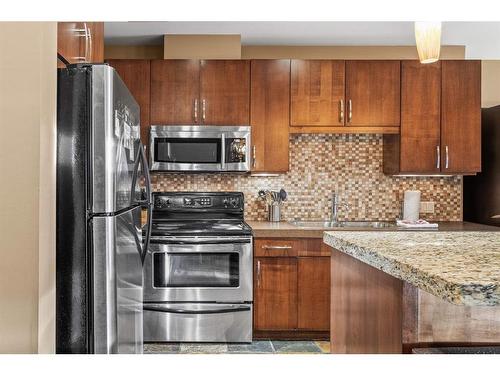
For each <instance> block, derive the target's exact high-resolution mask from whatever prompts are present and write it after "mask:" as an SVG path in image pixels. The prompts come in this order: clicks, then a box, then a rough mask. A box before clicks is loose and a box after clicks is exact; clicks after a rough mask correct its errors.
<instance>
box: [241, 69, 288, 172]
mask: <svg viewBox="0 0 500 375" xmlns="http://www.w3.org/2000/svg"><path fill="white" fill-rule="evenodd" d="M250 92H251V98H250V125H251V126H252V154H253V155H252V156H253V160H252V172H287V171H288V143H289V142H288V135H289V133H288V125H289V116H290V115H289V114H290V60H252V62H251V90H250Z"/></svg>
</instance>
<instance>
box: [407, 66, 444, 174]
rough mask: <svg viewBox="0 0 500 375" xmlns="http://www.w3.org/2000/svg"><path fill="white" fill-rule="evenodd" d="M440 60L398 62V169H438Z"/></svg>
mask: <svg viewBox="0 0 500 375" xmlns="http://www.w3.org/2000/svg"><path fill="white" fill-rule="evenodd" d="M440 133H441V62H437V63H434V64H421V63H420V61H402V62H401V134H400V137H401V154H400V158H401V159H400V172H403V173H436V172H439V171H440V169H441V166H440V163H439V158H440V151H441V150H440V138H441V136H440Z"/></svg>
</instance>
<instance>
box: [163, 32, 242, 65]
mask: <svg viewBox="0 0 500 375" xmlns="http://www.w3.org/2000/svg"><path fill="white" fill-rule="evenodd" d="M163 55H164V58H165V59H212V60H214V59H240V58H241V35H171V34H169V35H165V37H164V43H163Z"/></svg>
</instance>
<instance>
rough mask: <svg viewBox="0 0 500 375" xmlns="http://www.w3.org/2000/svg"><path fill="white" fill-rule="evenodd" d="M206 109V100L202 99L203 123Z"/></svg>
mask: <svg viewBox="0 0 500 375" xmlns="http://www.w3.org/2000/svg"><path fill="white" fill-rule="evenodd" d="M206 109H207V105H206V100H205V99H203V100H202V101H201V118H202V120H203V122H205V118H206V113H207V112H206Z"/></svg>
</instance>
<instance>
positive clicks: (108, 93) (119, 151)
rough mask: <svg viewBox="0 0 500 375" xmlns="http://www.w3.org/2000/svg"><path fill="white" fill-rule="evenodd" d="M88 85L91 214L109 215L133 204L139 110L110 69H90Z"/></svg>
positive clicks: (96, 67) (104, 66)
mask: <svg viewBox="0 0 500 375" xmlns="http://www.w3.org/2000/svg"><path fill="white" fill-rule="evenodd" d="M91 82H92V86H91V88H92V89H91V96H92V108H91V110H92V115H91V124H92V126H91V145H92V148H91V155H90V160H91V166H92V169H91V174H92V212H93V213H112V212H117V211H120V210H122V209H125V208H127V207H129V206H131V205H132V204H133V202H132V199H133V190H134V187H133V186H132V180H133V174H134V167H135V161H136V159H137V155H138V152H139V145H140V139H139V133H140V128H139V124H140V123H139V115H140V112H139V111H140V110H139V106H138V104H137V102H136V101H135V100H134V98H133V96H132V95H131V94H130V92H129V90H128V89H127V86H125V84H124V83H123V81H122V80H121V78H120V76H119V75H118V74H117V73H116V71H115V70H114V69H113V68H111V67H109V66H106V65H95V66H93V67H92V80H91Z"/></svg>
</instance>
